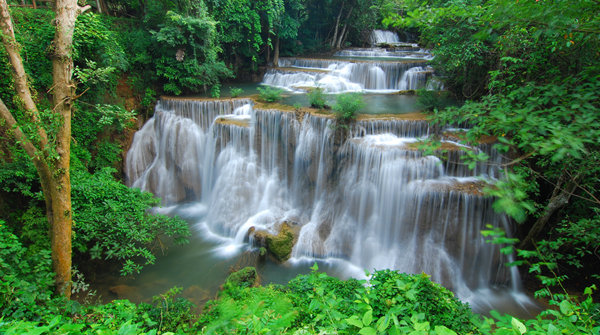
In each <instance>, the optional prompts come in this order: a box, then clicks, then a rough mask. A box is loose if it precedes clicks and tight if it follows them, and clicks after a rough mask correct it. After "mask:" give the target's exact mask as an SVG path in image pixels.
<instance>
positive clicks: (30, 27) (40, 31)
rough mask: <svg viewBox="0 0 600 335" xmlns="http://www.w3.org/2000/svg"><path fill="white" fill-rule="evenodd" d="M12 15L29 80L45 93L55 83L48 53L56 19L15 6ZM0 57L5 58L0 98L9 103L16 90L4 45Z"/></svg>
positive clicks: (0, 70) (47, 13)
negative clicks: (53, 22) (52, 23)
mask: <svg viewBox="0 0 600 335" xmlns="http://www.w3.org/2000/svg"><path fill="white" fill-rule="evenodd" d="M11 16H12V19H13V24H14V28H15V37H16V39H17V43H19V45H20V46H21V48H22V49H21V53H22V54H23V55H24V58H25V59H26V60H27V61H26V62H25V63H24V66H25V71H26V72H27V75H28V77H29V79H31V85H32V87H33V88H34V89H35V90H38V91H42V92H45V91H46V90H47V89H48V88H49V87H50V86H52V64H51V61H50V58H49V57H48V54H49V50H50V42H51V41H52V38H53V36H54V27H53V26H52V25H51V24H50V22H51V21H52V20H53V19H54V13H53V12H51V11H44V10H33V9H28V8H12V10H11ZM0 59H2V61H1V62H0V76H1V77H2V78H4V79H3V84H2V85H1V87H0V98H2V101H4V103H5V104H7V105H8V106H10V103H11V102H12V100H13V99H12V97H13V96H14V94H15V93H14V92H15V91H14V87H13V84H12V76H11V72H10V71H11V70H10V67H9V63H8V58H7V55H6V51H5V50H4V48H0Z"/></svg>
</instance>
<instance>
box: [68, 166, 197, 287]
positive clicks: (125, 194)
mask: <svg viewBox="0 0 600 335" xmlns="http://www.w3.org/2000/svg"><path fill="white" fill-rule="evenodd" d="M113 172H114V170H112V169H110V168H104V169H101V170H100V171H97V172H96V173H94V174H93V175H92V174H89V173H87V172H85V171H82V170H80V169H74V170H72V180H73V186H72V187H73V189H72V197H73V221H74V222H75V227H74V231H75V240H74V242H73V248H74V249H75V250H77V251H78V252H79V253H86V254H89V256H90V257H91V258H92V259H107V260H110V259H114V260H119V261H120V262H122V263H123V267H122V269H121V273H122V274H123V275H127V274H132V273H139V271H140V270H141V268H142V267H143V266H144V265H148V264H152V263H154V261H155V259H156V256H155V253H156V251H157V249H158V250H162V249H163V248H164V242H163V241H162V240H161V239H163V238H164V236H168V237H171V238H173V239H174V241H175V242H176V243H178V244H181V243H186V242H187V237H188V236H189V235H190V232H189V229H188V225H187V223H186V222H185V221H183V220H181V219H178V218H169V217H166V216H163V215H152V214H149V213H148V212H147V209H148V208H149V207H151V206H154V205H157V204H158V199H156V198H154V197H153V196H152V195H151V194H150V193H142V192H141V191H140V190H137V189H131V188H128V187H127V186H125V185H123V184H122V183H120V182H119V181H117V180H115V179H114V177H113V176H112V173H113Z"/></svg>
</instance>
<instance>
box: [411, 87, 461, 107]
mask: <svg viewBox="0 0 600 335" xmlns="http://www.w3.org/2000/svg"><path fill="white" fill-rule="evenodd" d="M453 103H454V102H453V101H452V99H451V97H450V93H449V92H448V91H428V90H425V89H420V90H417V106H418V107H419V108H421V109H423V110H434V109H437V110H442V109H444V108H446V107H449V106H452V105H453Z"/></svg>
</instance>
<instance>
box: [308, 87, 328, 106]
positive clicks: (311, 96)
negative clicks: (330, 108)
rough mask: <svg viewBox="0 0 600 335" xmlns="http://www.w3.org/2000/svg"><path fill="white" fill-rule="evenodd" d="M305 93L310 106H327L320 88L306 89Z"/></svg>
mask: <svg viewBox="0 0 600 335" xmlns="http://www.w3.org/2000/svg"><path fill="white" fill-rule="evenodd" d="M307 95H308V101H309V102H310V106H311V107H314V108H318V109H323V108H325V106H327V101H326V100H325V94H324V93H323V89H322V88H320V87H315V88H313V89H312V90H310V91H308V94H307Z"/></svg>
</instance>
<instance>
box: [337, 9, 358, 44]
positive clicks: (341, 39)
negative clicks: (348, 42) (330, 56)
mask: <svg viewBox="0 0 600 335" xmlns="http://www.w3.org/2000/svg"><path fill="white" fill-rule="evenodd" d="M353 10H354V7H352V8H350V10H349V11H348V15H346V20H345V23H344V28H342V33H341V34H340V38H338V40H337V43H336V45H335V48H336V49H341V47H342V42H343V41H344V38H345V37H346V32H347V31H346V29H347V28H348V20H350V15H352V11H353Z"/></svg>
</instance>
